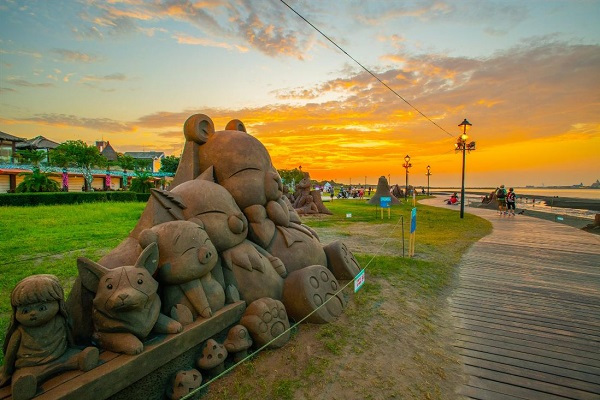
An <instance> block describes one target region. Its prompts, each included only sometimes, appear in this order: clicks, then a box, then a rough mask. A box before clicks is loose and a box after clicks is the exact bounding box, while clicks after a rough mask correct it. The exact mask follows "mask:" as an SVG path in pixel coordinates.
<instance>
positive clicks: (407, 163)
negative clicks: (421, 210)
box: [402, 154, 412, 200]
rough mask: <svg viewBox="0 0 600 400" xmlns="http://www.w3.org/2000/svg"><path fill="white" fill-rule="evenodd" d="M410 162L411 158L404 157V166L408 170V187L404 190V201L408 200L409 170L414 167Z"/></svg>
mask: <svg viewBox="0 0 600 400" xmlns="http://www.w3.org/2000/svg"><path fill="white" fill-rule="evenodd" d="M409 161H410V156H409V155H408V154H407V155H406V157H404V165H402V166H403V167H404V168H405V169H406V187H405V189H404V200H406V198H407V197H408V169H409V168H410V167H412V164H411V163H410V162H409Z"/></svg>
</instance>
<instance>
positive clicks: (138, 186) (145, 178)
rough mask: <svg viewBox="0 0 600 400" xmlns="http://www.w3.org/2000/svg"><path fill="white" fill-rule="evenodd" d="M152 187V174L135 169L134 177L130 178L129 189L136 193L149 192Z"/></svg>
mask: <svg viewBox="0 0 600 400" xmlns="http://www.w3.org/2000/svg"><path fill="white" fill-rule="evenodd" d="M153 187H154V183H153V181H152V175H151V174H150V173H148V172H146V171H135V178H133V179H132V180H131V187H130V188H129V190H130V191H132V192H136V193H149V192H150V189H152V188H153Z"/></svg>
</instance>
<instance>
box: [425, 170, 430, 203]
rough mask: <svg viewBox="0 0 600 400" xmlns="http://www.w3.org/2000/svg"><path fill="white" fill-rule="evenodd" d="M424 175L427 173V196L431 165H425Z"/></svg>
mask: <svg viewBox="0 0 600 400" xmlns="http://www.w3.org/2000/svg"><path fill="white" fill-rule="evenodd" d="M425 175H427V196H429V177H430V176H431V167H430V166H429V165H428V166H427V172H426V173H425Z"/></svg>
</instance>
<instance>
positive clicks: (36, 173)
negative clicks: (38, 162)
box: [15, 167, 60, 193]
mask: <svg viewBox="0 0 600 400" xmlns="http://www.w3.org/2000/svg"><path fill="white" fill-rule="evenodd" d="M19 176H24V177H25V178H24V179H23V182H21V183H19V186H17V188H16V190H15V191H16V192H17V193H25V192H34V193H36V192H58V191H60V186H59V185H58V182H56V181H55V180H53V179H52V178H50V174H48V173H45V172H41V171H40V169H39V167H34V168H33V172H21V173H20V174H19Z"/></svg>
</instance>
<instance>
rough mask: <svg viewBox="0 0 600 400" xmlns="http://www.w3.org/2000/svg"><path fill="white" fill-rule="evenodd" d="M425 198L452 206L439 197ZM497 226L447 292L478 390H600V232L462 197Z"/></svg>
mask: <svg viewBox="0 0 600 400" xmlns="http://www.w3.org/2000/svg"><path fill="white" fill-rule="evenodd" d="M421 204H425V205H434V206H441V207H448V208H454V209H456V210H457V218H458V208H456V206H446V205H444V204H443V202H442V201H441V200H440V199H439V198H436V199H428V200H423V201H421ZM465 212H467V213H472V214H476V215H478V216H480V217H482V218H485V219H487V220H489V221H491V222H492V224H493V227H494V229H493V232H492V233H491V234H490V235H488V236H486V237H485V238H483V239H481V240H480V241H479V242H477V243H475V244H474V245H473V246H472V247H471V249H470V250H469V251H468V252H467V253H466V254H465V256H464V257H463V259H462V261H461V264H460V267H459V279H458V283H457V286H456V288H455V289H454V290H453V292H452V294H451V295H450V298H449V302H450V312H451V313H452V315H453V317H454V318H453V320H454V326H455V329H456V332H457V337H458V341H457V342H456V343H455V344H454V345H455V346H456V348H457V350H458V352H459V354H460V355H461V356H462V361H463V363H464V364H463V365H464V372H465V375H466V376H467V378H466V380H465V384H464V385H463V386H462V387H461V388H460V390H459V394H460V395H462V396H464V397H466V398H474V399H544V400H545V399H600V236H598V235H593V234H591V233H587V232H584V231H582V230H581V229H577V228H573V227H570V226H565V225H561V224H559V223H556V222H551V221H546V220H542V219H537V218H533V217H527V216H522V215H517V216H516V217H505V216H500V215H498V214H497V213H496V212H495V211H492V210H485V209H478V208H471V207H465Z"/></svg>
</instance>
